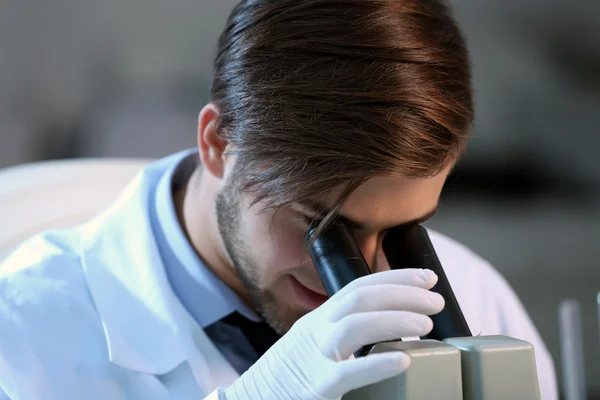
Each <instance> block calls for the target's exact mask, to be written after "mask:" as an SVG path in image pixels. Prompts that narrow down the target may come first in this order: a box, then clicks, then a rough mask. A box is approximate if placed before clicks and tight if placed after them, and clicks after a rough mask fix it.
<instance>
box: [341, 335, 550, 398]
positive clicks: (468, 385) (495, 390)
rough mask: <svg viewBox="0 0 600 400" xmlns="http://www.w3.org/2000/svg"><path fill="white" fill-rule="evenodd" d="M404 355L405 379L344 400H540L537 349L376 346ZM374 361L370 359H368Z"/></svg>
mask: <svg viewBox="0 0 600 400" xmlns="http://www.w3.org/2000/svg"><path fill="white" fill-rule="evenodd" d="M398 350H400V351H404V352H406V353H407V354H408V355H409V356H410V358H411V365H410V367H409V368H408V370H407V371H405V372H404V373H402V374H400V375H398V376H395V377H392V378H390V379H386V380H384V381H381V382H379V383H376V384H373V385H369V386H365V387H363V388H359V389H356V390H354V391H351V392H349V393H348V394H346V395H345V396H344V397H343V398H342V400H425V399H426V400H437V399H443V400H507V399H518V400H540V398H541V395H540V387H539V381H538V375H537V368H536V364H535V355H534V350H533V346H532V345H531V344H530V343H528V342H525V341H523V340H519V339H514V338H511V337H507V336H476V337H465V338H452V339H446V340H444V342H439V341H436V340H417V341H410V342H388V343H380V344H377V345H375V346H374V348H373V350H372V351H371V354H372V353H378V352H385V351H398ZM367 357H369V356H367Z"/></svg>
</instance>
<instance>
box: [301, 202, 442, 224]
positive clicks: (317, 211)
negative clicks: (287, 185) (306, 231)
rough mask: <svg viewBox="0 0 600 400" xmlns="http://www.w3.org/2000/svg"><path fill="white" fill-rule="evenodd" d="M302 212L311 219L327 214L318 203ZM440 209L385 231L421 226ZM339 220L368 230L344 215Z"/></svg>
mask: <svg viewBox="0 0 600 400" xmlns="http://www.w3.org/2000/svg"><path fill="white" fill-rule="evenodd" d="M301 207H302V210H298V211H300V212H305V211H306V212H308V213H310V214H311V218H319V219H322V218H324V217H325V213H324V212H323V211H322V210H323V207H322V206H321V205H319V204H318V203H310V204H304V205H302V206H301ZM439 209H440V204H439V203H438V204H436V206H435V207H434V208H433V209H432V210H430V211H428V212H426V213H425V214H423V215H422V216H420V217H418V218H414V219H412V220H409V221H406V222H403V223H401V224H398V225H394V226H390V227H388V228H385V229H383V230H388V229H393V228H398V227H401V226H409V225H416V224H421V223H423V222H425V221H428V220H430V219H431V218H433V217H434V216H435V214H437V212H438V210H439ZM337 219H338V220H341V221H343V222H344V223H346V224H347V225H348V226H349V227H351V228H353V229H357V230H364V229H366V226H365V224H363V223H361V222H358V221H355V220H353V219H351V218H348V217H346V216H344V215H342V214H339V216H338V217H337Z"/></svg>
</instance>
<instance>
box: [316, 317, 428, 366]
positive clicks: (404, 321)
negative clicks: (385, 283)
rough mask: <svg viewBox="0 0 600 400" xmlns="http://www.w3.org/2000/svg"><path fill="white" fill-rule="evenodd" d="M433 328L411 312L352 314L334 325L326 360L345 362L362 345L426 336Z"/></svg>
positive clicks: (329, 338) (326, 347) (327, 344)
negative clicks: (329, 350) (329, 352)
mask: <svg viewBox="0 0 600 400" xmlns="http://www.w3.org/2000/svg"><path fill="white" fill-rule="evenodd" d="M432 329H433V321H432V320H431V318H429V317H428V316H426V315H422V314H417V313H414V312H410V311H377V312H370V313H360V314H351V315H348V316H346V317H344V318H342V319H341V320H340V321H338V322H336V323H335V324H334V325H333V327H332V329H331V334H330V335H328V337H327V343H326V346H325V349H331V350H332V351H333V352H332V354H328V356H329V357H331V358H332V359H335V360H344V359H346V358H348V357H350V355H352V354H353V353H354V352H355V351H356V350H358V349H359V348H361V347H362V346H365V345H369V344H373V343H380V342H386V341H392V340H398V339H400V338H402V337H408V336H425V335H427V334H428V333H429V332H431V330H432Z"/></svg>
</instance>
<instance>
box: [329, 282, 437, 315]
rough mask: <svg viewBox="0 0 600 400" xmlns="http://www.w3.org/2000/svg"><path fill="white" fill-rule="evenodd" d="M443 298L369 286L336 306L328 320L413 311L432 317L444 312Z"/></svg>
mask: <svg viewBox="0 0 600 400" xmlns="http://www.w3.org/2000/svg"><path fill="white" fill-rule="evenodd" d="M444 305H445V301H444V298H443V297H442V296H441V295H440V294H438V293H435V292H431V291H429V290H426V289H423V288H420V287H414V286H401V285H391V284H383V285H372V286H364V287H359V288H358V289H356V290H355V291H354V292H352V293H351V294H348V295H347V296H345V297H344V298H343V299H340V301H338V302H337V307H336V308H335V309H334V310H332V311H331V313H330V315H329V320H330V321H331V322H336V321H338V320H340V319H341V318H343V317H345V316H346V315H350V314H357V313H365V312H374V311H386V310H388V311H394V310H396V311H399V310H402V311H412V312H415V313H419V314H424V315H434V314H437V313H439V312H440V311H442V310H443V309H444Z"/></svg>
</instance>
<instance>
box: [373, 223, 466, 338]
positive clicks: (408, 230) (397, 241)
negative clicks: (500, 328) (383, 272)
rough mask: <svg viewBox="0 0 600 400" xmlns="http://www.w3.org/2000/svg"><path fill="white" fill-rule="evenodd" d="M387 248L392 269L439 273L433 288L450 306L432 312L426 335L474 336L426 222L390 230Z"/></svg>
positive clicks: (442, 336) (448, 336) (435, 336)
mask: <svg viewBox="0 0 600 400" xmlns="http://www.w3.org/2000/svg"><path fill="white" fill-rule="evenodd" d="M383 251H384V253H385V255H386V258H387V261H388V263H389V265H390V268H392V269H402V268H427V269H430V270H432V271H433V272H435V273H436V274H437V276H438V282H437V283H436V285H435V286H434V287H433V288H432V289H431V291H433V292H436V293H439V294H441V295H442V296H443V297H444V300H445V301H446V306H445V307H444V309H443V310H442V311H441V312H440V313H439V314H436V315H433V316H431V319H432V320H433V330H432V331H431V332H430V333H429V335H427V336H425V337H423V338H422V339H434V340H444V339H447V338H452V337H468V336H472V335H471V330H470V329H469V326H468V325H467V321H466V320H465V317H464V316H463V313H462V311H461V309H460V306H459V305H458V301H457V300H456V297H455V296H454V292H453V291H452V288H451V287H450V283H449V282H448V278H447V277H446V274H445V273H444V269H443V268H442V264H441V263H440V260H439V259H438V257H437V254H436V253H435V250H434V248H433V245H432V244H431V240H430V239H429V235H428V234H427V230H426V229H425V228H424V227H423V226H421V225H412V226H409V227H398V228H395V229H392V230H390V231H389V232H388V233H387V234H386V236H385V238H384V239H383Z"/></svg>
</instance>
